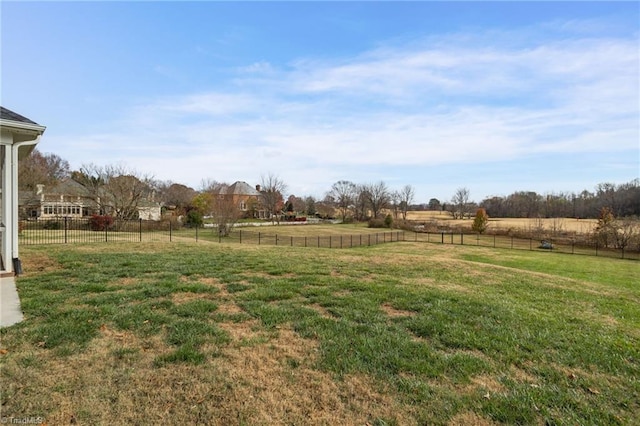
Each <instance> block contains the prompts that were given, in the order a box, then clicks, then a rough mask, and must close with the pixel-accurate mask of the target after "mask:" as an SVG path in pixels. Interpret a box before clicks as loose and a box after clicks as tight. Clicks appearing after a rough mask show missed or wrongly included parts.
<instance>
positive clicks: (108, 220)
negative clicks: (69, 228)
mask: <svg viewBox="0 0 640 426" xmlns="http://www.w3.org/2000/svg"><path fill="white" fill-rule="evenodd" d="M111 225H113V217H112V216H108V215H97V214H94V215H93V216H91V217H90V218H89V227H90V228H91V230H92V231H105V230H107V229H109V228H110V227H111Z"/></svg>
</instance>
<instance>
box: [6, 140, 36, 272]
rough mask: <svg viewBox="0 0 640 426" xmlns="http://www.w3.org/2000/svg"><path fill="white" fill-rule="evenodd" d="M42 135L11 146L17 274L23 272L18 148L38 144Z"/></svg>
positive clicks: (12, 212) (13, 256)
mask: <svg viewBox="0 0 640 426" xmlns="http://www.w3.org/2000/svg"><path fill="white" fill-rule="evenodd" d="M38 142H40V135H38V136H36V138H35V139H33V140H30V141H22V142H16V143H14V144H13V145H12V146H11V221H12V223H13V224H15V225H16V226H12V227H11V229H12V231H11V237H10V238H11V258H12V260H13V272H14V273H15V274H16V275H20V274H21V273H22V263H21V262H20V258H19V257H18V226H17V224H18V192H19V191H18V149H20V147H23V146H29V145H37V144H38Z"/></svg>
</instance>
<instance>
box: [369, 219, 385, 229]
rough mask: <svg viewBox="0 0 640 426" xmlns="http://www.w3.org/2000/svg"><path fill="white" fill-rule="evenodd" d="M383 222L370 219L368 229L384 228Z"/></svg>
mask: <svg viewBox="0 0 640 426" xmlns="http://www.w3.org/2000/svg"><path fill="white" fill-rule="evenodd" d="M384 227H385V224H384V220H382V219H376V218H371V219H369V228H384Z"/></svg>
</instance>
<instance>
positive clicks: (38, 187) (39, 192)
mask: <svg viewBox="0 0 640 426" xmlns="http://www.w3.org/2000/svg"><path fill="white" fill-rule="evenodd" d="M36 195H39V196H40V202H41V203H42V202H44V185H43V184H41V183H39V184H37V185H36Z"/></svg>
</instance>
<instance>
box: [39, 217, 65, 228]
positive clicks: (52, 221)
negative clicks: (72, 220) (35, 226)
mask: <svg viewBox="0 0 640 426" xmlns="http://www.w3.org/2000/svg"><path fill="white" fill-rule="evenodd" d="M42 229H62V223H61V222H60V221H59V220H56V219H49V220H47V221H46V222H45V223H44V225H42Z"/></svg>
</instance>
